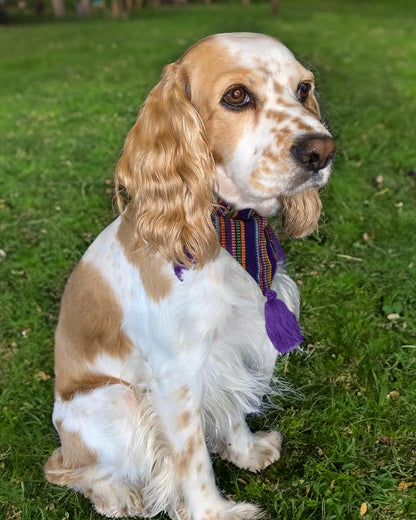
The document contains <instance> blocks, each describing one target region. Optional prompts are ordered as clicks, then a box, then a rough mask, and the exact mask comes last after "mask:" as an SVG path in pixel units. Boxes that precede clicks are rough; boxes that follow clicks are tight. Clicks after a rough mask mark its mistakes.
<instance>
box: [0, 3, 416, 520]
mask: <svg viewBox="0 0 416 520" xmlns="http://www.w3.org/2000/svg"><path fill="white" fill-rule="evenodd" d="M415 20H416V4H415V3H414V2H412V1H411V0H409V1H408V2H404V1H402V0H398V1H395V2H391V1H389V0H379V1H377V2H376V1H368V2H365V3H364V2H359V1H358V0H357V1H354V2H343V1H341V0H340V1H338V2H335V1H330V0H310V1H308V2H306V1H301V0H291V1H289V0H283V1H282V2H281V8H280V12H279V15H278V16H277V17H272V16H270V14H269V6H268V4H267V3H261V4H254V3H253V4H252V5H251V6H249V7H242V6H240V5H238V4H232V3H228V4H212V5H211V6H202V5H190V6H183V7H180V8H172V7H171V8H162V9H159V10H152V9H145V10H143V11H142V12H141V13H138V14H134V15H133V16H132V17H131V18H130V19H129V20H123V21H113V20H111V19H107V18H104V17H103V16H100V17H96V18H93V19H89V20H76V19H75V18H68V19H67V20H65V21H60V22H54V21H52V20H49V21H48V20H45V21H44V22H36V23H35V22H34V21H32V20H26V21H25V23H16V24H14V25H13V24H12V25H11V26H9V27H7V28H2V29H0V49H1V54H0V75H1V82H0V99H1V103H0V135H1V147H0V250H1V251H0V306H1V307H0V331H1V332H0V359H1V364H0V390H1V394H0V410H1V414H0V424H1V425H0V428H1V429H0V518H2V519H3V518H4V519H8V520H12V519H13V520H21V519H24V520H38V519H39V520H45V519H47V520H62V519H70V520H87V519H99V518H101V517H100V516H99V515H98V514H96V513H95V512H94V511H93V509H92V508H91V506H90V504H89V502H88V501H87V500H86V499H84V498H83V497H81V496H80V495H78V494H76V493H75V492H72V491H69V490H67V489H63V488H59V487H55V486H52V485H50V484H48V483H47V482H46V480H45V478H44V475H43V465H44V463H45V461H46V459H47V457H48V455H49V454H50V453H51V452H52V450H53V449H54V448H55V447H56V444H57V435H56V433H55V431H54V429H53V426H52V424H51V412H52V405H53V333H54V328H55V326H56V322H57V316H58V309H59V301H60V296H61V294H62V290H63V287H64V284H65V281H66V279H67V277H68V275H69V273H70V272H71V270H72V269H73V267H74V265H75V263H76V262H77V260H78V259H79V258H80V257H81V255H82V254H83V252H84V251H85V249H86V247H87V246H88V244H89V243H90V242H91V241H92V240H93V238H94V237H95V236H96V235H97V234H98V233H99V232H100V231H101V230H102V229H103V228H104V227H105V226H106V225H107V224H108V223H109V222H110V221H111V220H112V219H113V218H114V215H115V211H114V210H113V201H112V185H111V178H112V173H113V169H114V166H115V163H116V161H117V158H118V156H119V154H120V151H121V148H122V145H123V140H124V137H125V134H126V132H127V131H128V129H129V128H130V127H131V126H132V124H133V122H134V120H135V117H136V114H137V111H138V108H139V106H140V104H141V103H142V101H143V100H144V98H145V96H146V93H147V92H148V91H149V90H150V88H151V87H152V86H153V85H154V84H155V82H156V81H157V79H158V77H159V74H160V71H161V68H162V67H163V65H164V64H166V63H168V62H169V61H173V60H175V59H176V58H177V57H179V56H180V55H181V53H182V52H183V51H184V50H185V49H186V48H187V47H188V46H189V45H190V44H191V43H193V42H194V41H195V40H197V39H199V38H201V37H203V36H205V35H208V34H210V33H214V32H223V31H256V32H265V33H268V34H271V35H275V36H278V37H279V38H280V39H281V40H282V41H283V42H284V43H286V44H287V45H288V46H289V47H290V48H291V49H292V50H294V51H295V53H296V54H297V55H298V56H299V57H300V58H301V59H302V61H303V62H304V63H306V64H308V65H309V66H310V67H312V69H313V70H314V72H315V73H316V75H317V78H318V86H319V91H320V93H321V98H322V103H323V112H324V116H325V118H326V119H327V121H328V123H329V125H330V128H331V129H332V132H333V134H334V137H335V139H336V141H337V146H338V150H339V151H338V155H337V158H336V161H335V168H334V174H333V178H332V180H331V182H330V185H329V186H328V188H327V189H326V190H325V191H324V193H323V194H322V199H323V204H324V215H323V217H322V221H321V224H320V227H319V231H318V232H316V233H314V234H313V235H312V236H311V237H309V238H308V239H306V240H302V241H291V242H290V241H287V242H286V243H285V244H284V247H285V250H286V255H287V257H288V260H289V262H288V270H289V271H290V273H291V275H292V276H293V277H294V278H295V279H296V280H297V282H298V284H299V287H300V290H301V295H302V301H303V304H302V318H301V324H302V328H303V330H304V334H305V336H306V340H305V342H304V349H303V352H297V353H294V354H291V355H290V356H289V357H285V358H282V360H281V362H280V363H279V366H278V371H279V373H281V374H283V373H284V377H285V378H286V379H287V380H288V381H289V382H290V384H292V385H293V387H294V388H296V389H297V390H298V392H299V397H297V398H294V397H292V398H288V399H287V402H284V403H282V405H283V408H282V410H281V411H272V412H269V413H267V414H266V415H265V416H264V417H261V418H255V419H253V423H252V424H253V427H254V426H255V427H261V428H271V427H278V428H279V429H280V431H282V432H283V434H284V437H285V446H284V453H283V456H282V459H281V461H279V462H278V463H276V464H274V465H273V466H272V467H270V468H268V469H267V470H266V471H264V472H263V473H261V474H259V475H253V474H250V473H248V472H246V471H243V470H238V469H236V468H235V467H233V466H232V465H231V464H227V463H225V462H222V461H221V460H219V459H216V458H215V459H214V468H215V472H216V475H217V478H218V483H219V486H220V487H221V488H222V489H223V490H224V492H225V493H226V494H229V495H232V496H233V497H235V498H237V499H239V500H249V501H254V502H258V503H260V504H261V505H262V506H263V507H264V509H265V511H266V513H267V518H270V519H282V520H285V519H288V520H289V519H301V520H307V519H326V520H330V519H341V520H349V519H351V520H353V519H358V518H364V519H371V520H373V519H374V520H375V519H377V520H392V519H400V520H412V519H416V311H415V303H416V258H415V250H416V248H415V234H416V232H415V227H416V203H415V197H416V144H415V143H416V125H415V118H416V66H415V63H416V38H415ZM161 518H162V517H161Z"/></svg>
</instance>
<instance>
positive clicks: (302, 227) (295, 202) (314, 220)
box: [280, 190, 322, 238]
mask: <svg viewBox="0 0 416 520" xmlns="http://www.w3.org/2000/svg"><path fill="white" fill-rule="evenodd" d="M321 209H322V203H321V199H320V198H319V192H318V190H306V191H303V192H301V193H298V194H296V195H292V196H290V197H282V198H281V208H280V218H281V222H282V226H283V229H284V230H285V231H286V232H287V233H288V234H289V235H290V236H292V237H294V238H301V237H305V236H306V235H309V234H310V233H312V231H314V230H315V229H316V227H317V225H318V221H319V217H320V215H321Z"/></svg>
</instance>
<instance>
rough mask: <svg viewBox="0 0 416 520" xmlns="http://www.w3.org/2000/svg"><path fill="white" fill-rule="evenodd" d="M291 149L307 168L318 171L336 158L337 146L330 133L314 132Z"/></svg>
mask: <svg viewBox="0 0 416 520" xmlns="http://www.w3.org/2000/svg"><path fill="white" fill-rule="evenodd" d="M290 151H291V153H292V156H293V157H294V158H295V159H296V161H297V162H299V163H300V164H301V165H302V166H304V167H305V168H306V169H307V170H309V171H315V172H317V171H319V170H322V169H323V168H325V166H327V165H328V163H329V162H330V161H331V160H332V159H333V158H334V156H335V153H336V146H335V142H334V140H333V139H332V137H330V136H329V135H324V134H314V135H312V136H311V135H309V136H306V137H303V138H302V139H300V140H299V141H298V142H297V143H296V144H294V145H293V146H292V148H291V149H290Z"/></svg>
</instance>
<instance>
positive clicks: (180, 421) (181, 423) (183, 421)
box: [176, 411, 191, 430]
mask: <svg viewBox="0 0 416 520" xmlns="http://www.w3.org/2000/svg"><path fill="white" fill-rule="evenodd" d="M190 422H191V413H190V412H189V411H186V412H183V413H182V414H181V415H180V416H179V417H178V418H177V420H176V429H177V430H183V429H184V428H187V427H188V426H189V424H190Z"/></svg>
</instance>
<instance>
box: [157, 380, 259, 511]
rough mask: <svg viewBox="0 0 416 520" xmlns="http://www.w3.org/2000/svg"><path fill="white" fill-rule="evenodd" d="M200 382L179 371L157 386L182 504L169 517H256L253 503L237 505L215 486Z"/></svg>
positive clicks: (160, 409)
mask: <svg viewBox="0 0 416 520" xmlns="http://www.w3.org/2000/svg"><path fill="white" fill-rule="evenodd" d="M198 383H199V382H198V381H197V378H196V377H195V376H194V377H193V378H189V377H186V376H184V374H182V377H181V374H180V372H179V373H178V371H174V370H171V371H166V372H165V374H164V377H163V379H162V380H161V381H160V382H159V383H158V384H156V385H155V386H154V388H153V392H152V393H153V396H154V399H155V401H156V402H155V405H156V407H157V409H158V414H159V416H160V418H161V421H162V424H163V425H164V427H165V432H166V436H167V437H168V440H169V442H170V444H171V447H172V450H173V453H172V457H173V460H174V475H172V478H173V479H174V480H175V487H176V489H177V490H178V496H179V497H180V498H179V501H177V502H176V503H175V504H172V507H171V510H170V511H169V514H170V516H171V517H172V518H174V519H181V520H239V519H254V518H257V516H258V513H259V510H258V509H257V508H256V507H255V506H252V505H251V504H235V503H232V502H230V501H228V500H226V499H225V498H223V497H222V496H221V494H220V493H219V491H218V489H217V487H216V485H215V478H214V473H213V470H212V465H211V460H210V457H209V453H208V450H207V446H206V443H205V438H204V433H203V431H202V421H201V411H200V405H201V398H200V392H199V390H198V386H199V385H198Z"/></svg>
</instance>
